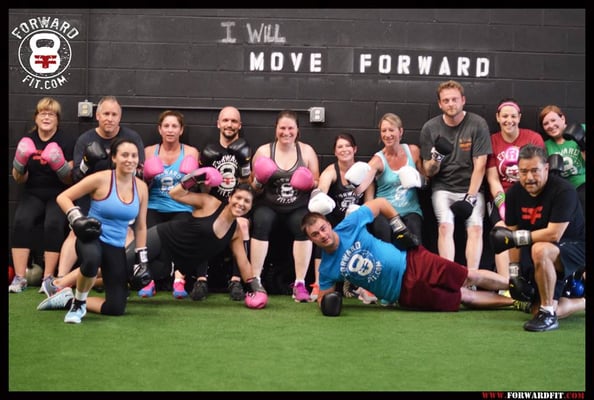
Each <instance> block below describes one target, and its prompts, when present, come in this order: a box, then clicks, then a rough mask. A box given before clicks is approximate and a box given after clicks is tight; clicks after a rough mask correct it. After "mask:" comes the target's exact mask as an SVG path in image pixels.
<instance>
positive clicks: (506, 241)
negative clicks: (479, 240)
mask: <svg viewBox="0 0 594 400" xmlns="http://www.w3.org/2000/svg"><path fill="white" fill-rule="evenodd" d="M489 239H490V241H491V246H492V247H493V251H494V252H495V254H499V253H501V252H503V251H505V250H508V249H511V248H512V247H522V246H529V245H531V244H532V236H531V233H530V231H528V230H518V231H512V230H510V229H508V228H505V227H503V226H496V227H494V228H493V229H491V232H490V233H489Z"/></svg>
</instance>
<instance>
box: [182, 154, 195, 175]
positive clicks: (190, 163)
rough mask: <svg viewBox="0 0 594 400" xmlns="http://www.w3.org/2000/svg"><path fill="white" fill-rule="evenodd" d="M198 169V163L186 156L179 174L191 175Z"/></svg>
mask: <svg viewBox="0 0 594 400" xmlns="http://www.w3.org/2000/svg"><path fill="white" fill-rule="evenodd" d="M196 168H198V161H197V160H196V158H194V157H192V156H185V157H184V159H183V160H182V162H181V164H180V166H179V172H181V173H182V174H189V173H190V172H192V171H194V170H195V169H196Z"/></svg>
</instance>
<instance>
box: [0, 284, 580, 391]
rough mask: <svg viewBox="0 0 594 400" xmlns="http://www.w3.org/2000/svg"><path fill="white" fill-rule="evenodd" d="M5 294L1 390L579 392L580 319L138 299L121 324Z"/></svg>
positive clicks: (30, 295) (274, 301) (218, 298)
mask: <svg viewBox="0 0 594 400" xmlns="http://www.w3.org/2000/svg"><path fill="white" fill-rule="evenodd" d="M44 298H45V296H44V295H43V294H39V293H37V288H28V289H27V290H26V291H25V292H23V293H20V294H9V295H8V390H9V391H407V392H420V391H431V392H443V391H448V392H450V391H455V392H460V391H462V392H468V391H470V392H482V391H584V390H585V389H586V316H585V313H584V312H581V313H577V314H574V315H573V316H571V317H569V318H566V319H563V320H561V321H560V328H559V329H558V330H556V331H551V332H544V333H532V332H526V331H524V330H523V328H522V324H523V323H524V322H525V321H526V320H527V319H528V318H529V316H528V314H524V313H522V312H520V311H516V310H511V309H508V310H496V311H477V310H467V309H462V310H461V311H459V312H456V313H437V312H413V311H404V310H401V309H389V308H384V307H381V306H379V305H364V304H362V303H361V302H360V301H358V300H356V299H346V300H345V304H344V307H343V312H342V314H341V316H340V317H337V318H331V317H324V316H322V315H321V313H320V312H319V310H318V308H317V304H316V303H307V304H297V303H295V302H294V301H293V300H292V299H291V297H290V296H281V295H276V296H270V301H269V304H268V306H267V307H266V308H265V309H263V310H250V309H247V308H246V307H245V306H244V305H243V303H242V302H233V301H231V300H230V299H229V298H228V296H227V295H226V294H211V295H210V296H209V297H208V299H207V300H206V301H201V302H194V301H191V300H188V299H186V300H175V299H173V297H172V296H171V293H168V292H161V293H158V294H157V296H156V297H154V298H151V299H140V298H138V297H137V296H136V295H135V294H133V295H132V296H131V298H130V300H129V302H128V308H127V312H126V314H125V315H124V316H121V317H108V316H103V315H97V314H90V313H89V314H87V316H86V317H85V318H84V320H83V323H82V324H80V325H72V324H65V323H64V322H63V318H64V314H65V311H63V310H57V311H37V310H36V306H37V304H38V303H39V302H40V301H41V300H43V299H44Z"/></svg>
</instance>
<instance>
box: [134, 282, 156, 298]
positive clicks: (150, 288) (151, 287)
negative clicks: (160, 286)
mask: <svg viewBox="0 0 594 400" xmlns="http://www.w3.org/2000/svg"><path fill="white" fill-rule="evenodd" d="M156 292H157V290H156V289H155V281H150V283H149V284H148V285H146V286H145V287H143V288H142V289H140V290H139V291H138V295H139V296H140V297H153V296H154V295H155V293H156Z"/></svg>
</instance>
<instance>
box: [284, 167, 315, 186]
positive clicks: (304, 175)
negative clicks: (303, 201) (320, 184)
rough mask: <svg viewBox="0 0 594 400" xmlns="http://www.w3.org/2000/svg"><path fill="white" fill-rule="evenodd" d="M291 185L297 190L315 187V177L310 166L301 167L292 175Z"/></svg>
mask: <svg viewBox="0 0 594 400" xmlns="http://www.w3.org/2000/svg"><path fill="white" fill-rule="evenodd" d="M290 183H291V186H293V187H294V188H295V189H297V190H310V189H312V188H313V187H314V184H315V182H314V177H313V174H312V173H311V171H310V170H309V168H307V167H299V168H297V169H296V170H295V172H293V176H291V181H290Z"/></svg>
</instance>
